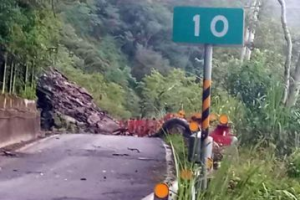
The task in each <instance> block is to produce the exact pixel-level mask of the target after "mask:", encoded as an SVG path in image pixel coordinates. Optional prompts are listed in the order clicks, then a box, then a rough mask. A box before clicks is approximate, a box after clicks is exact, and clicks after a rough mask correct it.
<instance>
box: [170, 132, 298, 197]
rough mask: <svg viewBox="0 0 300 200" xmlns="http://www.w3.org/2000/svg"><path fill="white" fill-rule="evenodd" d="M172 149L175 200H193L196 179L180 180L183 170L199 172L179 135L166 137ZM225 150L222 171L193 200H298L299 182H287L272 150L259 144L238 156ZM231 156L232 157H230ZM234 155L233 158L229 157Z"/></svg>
mask: <svg viewBox="0 0 300 200" xmlns="http://www.w3.org/2000/svg"><path fill="white" fill-rule="evenodd" d="M167 142H168V143H169V144H171V145H172V146H173V148H174V151H175V152H174V154H175V155H174V156H175V158H176V161H177V162H176V163H177V166H176V169H177V171H178V172H177V176H178V177H177V178H178V183H179V191H178V196H177V200H190V199H193V195H192V191H193V188H194V185H195V183H196V182H197V177H196V176H192V177H191V178H190V179H187V178H185V179H183V178H182V177H181V175H180V174H181V173H180V172H181V171H182V170H186V169H188V170H191V171H193V173H194V174H195V173H196V171H197V170H198V169H199V168H197V166H196V165H195V164H192V163H189V162H188V160H187V150H186V147H185V145H184V140H183V139H182V137H181V136H180V135H170V136H167ZM232 150H233V149H228V151H227V153H226V155H227V156H225V159H224V160H223V161H222V165H221V168H220V169H219V170H217V171H214V172H213V174H212V176H211V177H210V183H209V187H208V189H207V190H206V191H205V192H202V193H199V194H198V196H197V197H196V200H297V199H300V182H299V180H297V179H294V178H289V177H288V174H287V169H286V163H285V162H283V161H280V160H278V159H277V157H276V156H275V152H274V149H264V148H262V147H261V144H258V145H257V146H255V147H253V148H251V149H249V148H242V149H240V150H239V154H240V155H239V156H238V155H237V154H232ZM229 155H231V156H229ZM232 155H235V156H232Z"/></svg>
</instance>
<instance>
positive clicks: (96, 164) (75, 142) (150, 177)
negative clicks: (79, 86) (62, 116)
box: [0, 135, 166, 200]
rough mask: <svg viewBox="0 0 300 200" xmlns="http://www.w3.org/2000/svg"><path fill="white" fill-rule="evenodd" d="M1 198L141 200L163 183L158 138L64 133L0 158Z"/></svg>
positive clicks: (162, 153) (162, 154)
mask: <svg viewBox="0 0 300 200" xmlns="http://www.w3.org/2000/svg"><path fill="white" fill-rule="evenodd" d="M0 167H1V170H0V199H1V200H140V199H142V198H143V197H145V196H147V195H148V194H149V193H151V192H152V191H153V190H152V189H153V187H154V185H155V184H156V183H157V182H159V181H162V180H164V178H165V177H164V175H165V174H166V161H165V148H164V146H163V143H162V141H161V140H159V139H149V138H134V137H114V136H102V135H60V136H54V137H50V138H47V139H44V140H41V141H38V142H37V143H34V144H32V145H29V146H27V147H25V148H23V149H21V150H20V152H19V153H17V156H16V157H7V156H6V157H0Z"/></svg>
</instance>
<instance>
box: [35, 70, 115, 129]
mask: <svg viewBox="0 0 300 200" xmlns="http://www.w3.org/2000/svg"><path fill="white" fill-rule="evenodd" d="M37 97H38V102H37V105H38V108H39V109H40V110H41V117H42V121H41V125H42V128H43V129H44V130H53V129H62V128H67V129H68V130H67V131H68V132H80V133H82V132H86V133H98V134H110V133H112V132H113V131H114V130H115V129H117V128H118V127H119V125H118V123H117V121H116V120H115V119H113V118H112V117H111V116H109V115H108V113H107V112H105V111H103V110H101V109H100V108H98V107H97V106H96V104H95V103H94V101H93V97H92V96H91V95H90V94H89V93H88V92H87V91H86V90H85V89H84V88H82V87H79V86H77V85H76V84H75V83H72V82H70V81H69V80H68V78H67V77H65V76H64V75H63V74H62V73H60V72H59V71H58V70H56V69H50V70H49V71H47V72H45V73H43V74H42V75H41V76H40V78H39V80H38V83H37Z"/></svg>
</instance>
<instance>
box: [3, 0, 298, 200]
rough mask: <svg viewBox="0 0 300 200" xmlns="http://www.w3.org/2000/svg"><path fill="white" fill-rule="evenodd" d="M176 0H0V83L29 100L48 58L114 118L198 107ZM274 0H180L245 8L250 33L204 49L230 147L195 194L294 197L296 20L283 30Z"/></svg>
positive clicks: (197, 75) (194, 68)
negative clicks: (233, 145)
mask: <svg viewBox="0 0 300 200" xmlns="http://www.w3.org/2000/svg"><path fill="white" fill-rule="evenodd" d="M182 2H183V1H180V0H169V1H158V0H151V1H150V0H143V1H142V0H140V1H137V0H97V1H96V0H81V1H78V0H51V1H48V0H47V1H46V0H44V1H37V0H5V1H0V22H1V23H0V86H1V91H2V93H3V94H7V93H10V94H16V95H19V96H21V97H24V98H29V99H35V98H36V97H35V85H36V78H37V77H38V75H39V74H40V73H41V72H42V71H43V70H45V69H47V67H49V66H54V67H56V68H58V69H59V70H60V71H62V72H63V73H64V74H65V75H66V76H67V77H69V78H70V79H71V80H72V81H74V82H76V83H78V84H79V85H81V86H83V87H85V88H86V89H87V90H88V91H89V92H90V93H91V94H92V95H93V96H94V98H95V101H96V103H97V104H98V105H99V106H100V107H101V108H102V109H104V110H107V111H108V112H109V113H110V114H112V115H113V116H115V117H118V118H129V117H152V116H158V115H160V114H163V113H166V112H177V111H178V110H180V109H182V108H183V109H184V110H185V112H186V113H194V112H198V111H199V110H200V109H201V99H202V97H201V96H202V90H201V85H202V69H203V60H202V59H203V48H201V47H195V46H182V45H178V44H175V43H173V42H172V40H171V32H172V8H173V7H174V6H176V5H182V4H183V3H182ZM280 2H281V1H279V2H277V1H271V0H264V1H261V0H251V1H250V0H249V1H247V0H243V1H229V0H228V1H226V0H218V1H207V0H186V1H184V4H185V5H197V6H226V7H241V6H242V7H247V8H246V12H247V17H246V30H247V31H246V32H247V33H248V35H250V36H251V37H246V42H245V43H246V47H244V48H230V49H229V48H215V49H214V60H213V86H212V94H213V95H212V112H214V113H218V114H223V113H224V114H227V115H228V116H229V118H230V120H231V122H232V127H233V131H234V133H235V134H236V135H237V136H238V138H239V141H240V146H239V156H238V158H237V160H234V161H230V162H229V161H228V164H226V163H227V162H226V161H225V164H224V165H223V167H222V168H221V169H220V170H219V171H218V173H217V174H216V178H214V179H213V181H212V183H211V185H210V188H209V190H208V191H207V193H206V194H205V196H204V197H201V198H200V197H199V198H200V199H221V198H223V199H243V200H244V199H255V200H257V199H300V196H299V195H300V185H299V180H300V179H299V178H300V151H299V148H300V146H299V145H300V134H299V130H300V107H299V101H298V100H299V98H298V94H299V81H300V74H299V73H300V57H299V51H300V47H299V33H300V31H299V30H300V26H299V23H298V19H299V17H298V18H297V17H296V16H294V18H288V19H289V21H288V26H283V27H284V30H285V31H283V29H282V28H281V27H282V23H281V21H280V19H281V18H280V17H281V13H280V6H281V4H280ZM296 2H297V1H290V2H289V3H290V5H289V7H293V6H295V5H296ZM297 3H298V2H297ZM276 8H278V9H276ZM273 10H275V11H274V12H270V11H273ZM277 10H278V12H277ZM271 13H273V14H271ZM288 13H289V12H288ZM283 25H285V24H283ZM287 30H288V32H290V33H291V38H290V37H289V35H288V34H287V33H288V32H287ZM290 42H291V43H290ZM287 49H292V51H287ZM287 52H288V53H287ZM289 71H290V73H288V72H289ZM172 141H173V144H174V146H175V149H176V152H177V154H178V156H179V157H180V159H179V160H185V158H183V157H182V156H183V154H184V151H183V150H181V148H183V147H182V145H181V146H180V139H178V138H177V139H172ZM178 146H180V147H178ZM179 165H184V163H183V164H182V163H181V164H179ZM187 184H188V183H187ZM180 195H181V199H186V196H185V195H187V194H186V193H185V192H181V193H180Z"/></svg>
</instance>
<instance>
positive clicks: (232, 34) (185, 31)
mask: <svg viewBox="0 0 300 200" xmlns="http://www.w3.org/2000/svg"><path fill="white" fill-rule="evenodd" d="M173 23H174V24H173V40H174V41H175V42H180V43H194V44H195V43H196V44H197V43H200V44H213V45H243V35H244V34H243V33H244V10H243V9H236V8H197V7H177V8H175V9H174V22H173Z"/></svg>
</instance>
